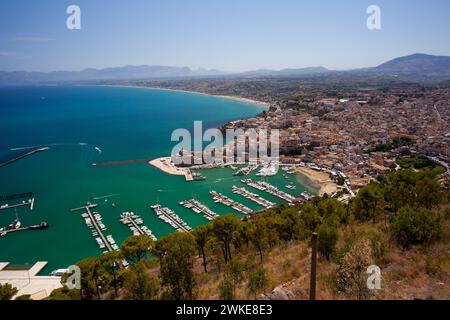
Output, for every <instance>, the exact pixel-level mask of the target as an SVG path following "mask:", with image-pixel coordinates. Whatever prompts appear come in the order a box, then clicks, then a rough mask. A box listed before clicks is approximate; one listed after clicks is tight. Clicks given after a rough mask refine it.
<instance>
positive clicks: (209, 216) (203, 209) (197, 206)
mask: <svg viewBox="0 0 450 320" xmlns="http://www.w3.org/2000/svg"><path fill="white" fill-rule="evenodd" d="M180 205H181V206H183V207H185V208H188V209H191V210H192V211H194V212H195V213H203V217H204V218H205V219H206V220H209V221H212V220H214V219H216V218H217V217H218V216H219V215H218V214H217V213H215V212H214V211H212V210H211V209H209V208H208V207H207V206H205V205H204V204H203V203H201V202H200V201H197V200H195V199H191V200H187V201H181V202H180Z"/></svg>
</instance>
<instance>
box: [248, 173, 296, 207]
mask: <svg viewBox="0 0 450 320" xmlns="http://www.w3.org/2000/svg"><path fill="white" fill-rule="evenodd" d="M241 181H242V183H245V184H246V185H248V186H250V187H252V188H255V189H257V190H259V191H264V192H267V193H269V194H271V195H273V196H275V197H278V198H280V199H282V200H285V201H287V202H289V203H293V202H295V201H297V198H296V197H294V196H293V195H291V194H289V193H287V192H284V191H281V190H280V189H278V188H277V187H275V186H273V185H271V184H269V183H267V182H265V181H253V180H252V179H243V180H241Z"/></svg>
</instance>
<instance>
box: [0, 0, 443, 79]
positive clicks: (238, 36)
mask: <svg viewBox="0 0 450 320" xmlns="http://www.w3.org/2000/svg"><path fill="white" fill-rule="evenodd" d="M72 4H76V5H78V6H79V7H80V8H81V30H68V29H67V27H66V20H67V17H68V16H69V15H68V14H67V13H66V9H67V7H68V6H69V5H72ZM372 4H375V5H378V6H379V7H380V8H381V22H382V25H381V26H382V28H381V30H369V29H368V28H367V26H366V20H367V18H368V16H369V15H368V14H367V13H366V9H367V7H368V6H369V5H372ZM449 12H450V3H449V2H448V1H445V0H436V1H433V2H432V3H423V2H422V1H418V0H414V1H407V0H399V1H395V3H393V2H392V1H386V0H377V1H374V0H371V1H366V0H362V1H361V0H351V1H345V2H340V3H336V1H331V0H320V1H314V2H305V1H302V2H300V1H296V0H282V1H272V0H263V1H261V0H260V1H257V0H248V1H245V2H243V1H239V0H230V1H226V2H222V1H221V2H219V1H214V2H212V1H205V0H191V1H189V2H186V1H181V0H165V1H151V2H148V1H146V2H143V1H139V2H138V1H134V2H132V3H127V2H125V1H119V0H115V1H106V0H98V1H95V2H92V1H87V0H75V1H66V0H64V1H58V2H57V3H56V2H55V1H51V0H43V1H39V2H31V3H30V2H28V1H24V0H18V1H17V0H16V1H13V0H5V1H2V10H1V11H0V17H1V19H0V21H1V22H0V26H1V29H2V34H1V35H0V70H3V71H41V72H50V71H80V70H84V69H86V68H96V69H103V68H110V67H122V66H128V65H133V66H138V65H161V66H176V67H189V68H191V69H193V70H195V69H198V68H205V69H216V70H220V71H224V72H227V73H234V72H236V73H237V72H245V71H249V70H257V69H273V70H280V69H286V68H305V67H315V66H323V67H325V68H327V69H331V70H348V69H358V68H366V67H374V66H377V65H379V64H382V63H384V62H386V61H388V60H391V59H393V58H396V57H399V56H405V55H410V54H414V53H426V54H432V55H447V56H449V55H450V43H449V42H448V41H444V39H446V32H447V30H449V29H450V20H449V19H447V16H446V15H447V14H448V13H449Z"/></svg>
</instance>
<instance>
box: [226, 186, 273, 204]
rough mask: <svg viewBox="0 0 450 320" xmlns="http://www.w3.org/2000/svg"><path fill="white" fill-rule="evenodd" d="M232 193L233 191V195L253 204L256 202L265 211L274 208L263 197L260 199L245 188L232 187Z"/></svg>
mask: <svg viewBox="0 0 450 320" xmlns="http://www.w3.org/2000/svg"><path fill="white" fill-rule="evenodd" d="M232 191H233V193H235V194H239V195H241V196H243V197H245V198H247V199H249V200H251V201H253V202H256V203H257V204H259V205H260V206H263V207H265V208H267V209H270V208H273V207H275V203H273V202H270V201H269V200H266V199H264V198H263V197H260V196H259V195H257V194H256V193H252V192H250V191H248V190H247V189H245V188H239V187H236V186H233V188H232Z"/></svg>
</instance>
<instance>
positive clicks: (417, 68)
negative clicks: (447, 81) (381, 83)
mask: <svg viewBox="0 0 450 320" xmlns="http://www.w3.org/2000/svg"><path fill="white" fill-rule="evenodd" d="M374 70H376V71H383V72H391V73H403V74H416V73H417V74H421V75H424V74H426V75H450V57H448V56H434V55H429V54H425V53H415V54H411V55H408V56H404V57H398V58H395V59H392V60H390V61H388V62H385V63H383V64H381V65H379V66H378V67H375V68H374Z"/></svg>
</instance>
